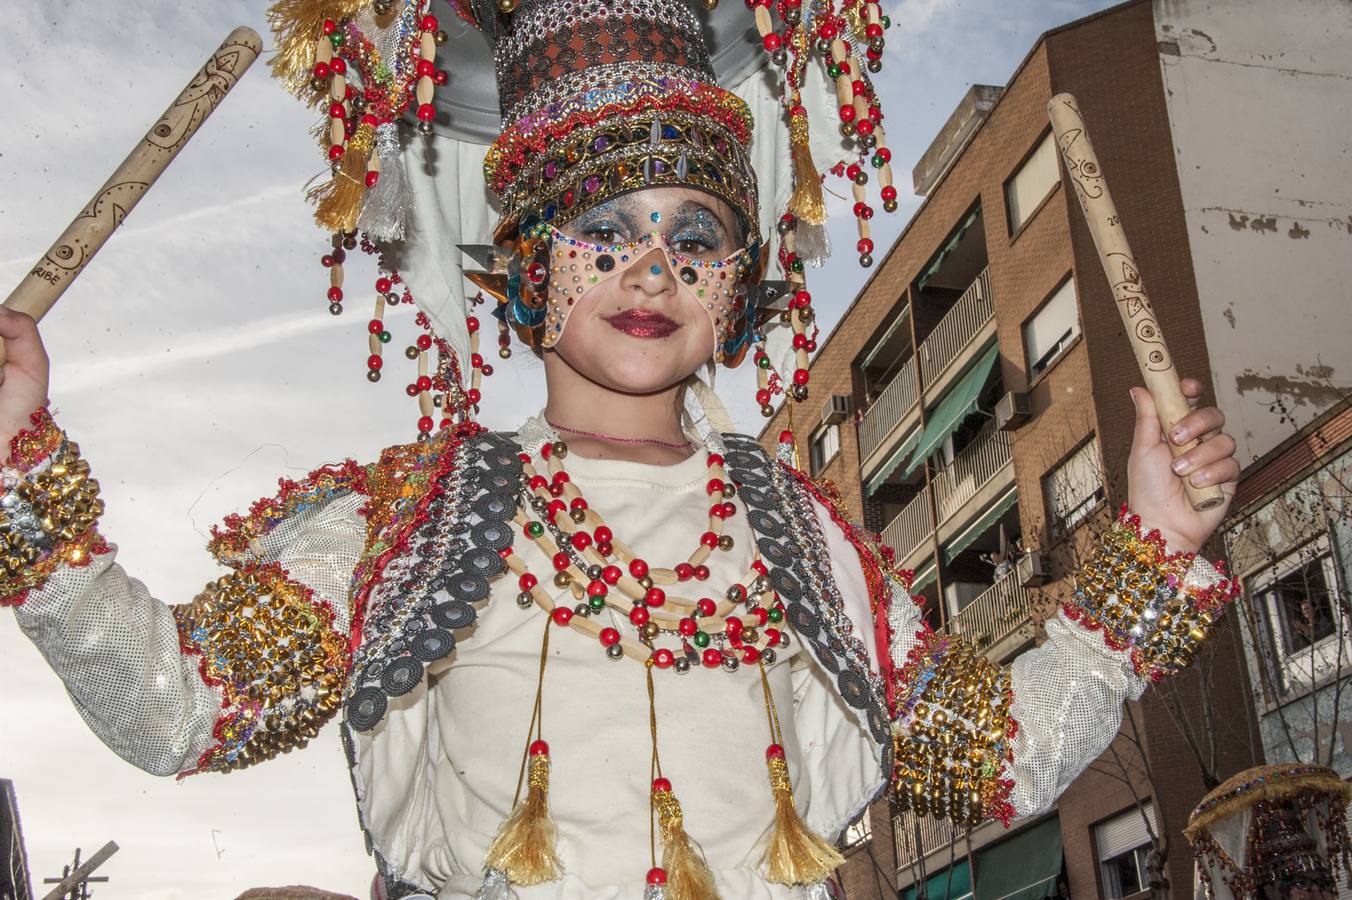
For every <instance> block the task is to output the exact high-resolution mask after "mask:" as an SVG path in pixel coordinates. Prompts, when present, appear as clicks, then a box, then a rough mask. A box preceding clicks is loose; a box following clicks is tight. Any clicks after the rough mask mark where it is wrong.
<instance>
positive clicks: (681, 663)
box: [672, 656, 690, 675]
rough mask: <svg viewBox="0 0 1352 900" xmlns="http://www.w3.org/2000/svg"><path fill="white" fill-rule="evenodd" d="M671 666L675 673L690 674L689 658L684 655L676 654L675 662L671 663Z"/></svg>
mask: <svg viewBox="0 0 1352 900" xmlns="http://www.w3.org/2000/svg"><path fill="white" fill-rule="evenodd" d="M672 668H674V669H675V670H676V674H677V675H688V674H690V660H688V659H686V658H685V657H684V656H678V657H676V662H675V663H673V664H672Z"/></svg>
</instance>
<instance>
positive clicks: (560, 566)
mask: <svg viewBox="0 0 1352 900" xmlns="http://www.w3.org/2000/svg"><path fill="white" fill-rule="evenodd" d="M570 565H572V561H571V560H570V559H569V558H568V554H567V553H564V552H563V551H562V550H560V551H559V552H558V553H555V554H554V568H555V569H557V570H558V571H560V572H562V571H563V570H565V569H567V568H568V567H569V566H570Z"/></svg>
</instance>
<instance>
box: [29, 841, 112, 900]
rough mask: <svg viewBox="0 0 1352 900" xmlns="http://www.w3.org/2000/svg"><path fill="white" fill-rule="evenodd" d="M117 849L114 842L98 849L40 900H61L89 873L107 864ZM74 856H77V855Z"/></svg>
mask: <svg viewBox="0 0 1352 900" xmlns="http://www.w3.org/2000/svg"><path fill="white" fill-rule="evenodd" d="M118 849H119V848H118V846H117V842H116V841H109V842H108V843H106V844H104V845H103V846H102V847H101V848H99V852H98V853H95V854H94V855H93V856H91V857H89V859H88V860H86V861H85V862H83V863H81V864H80V867H79V868H78V869H76V870H75V871H74V872H71V873H70V874H69V875H67V876H66V877H65V878H63V879H61V881H60V882H58V883H57V885H56V887H54V888H52V889H51V890H50V891H48V892H47V895H46V896H45V897H43V898H42V900H62V898H63V897H65V896H66V895H67V894H69V893H70V892H71V890H72V889H73V888H75V887H78V886H79V884H80V882H81V881H84V880H85V878H87V877H89V873H90V872H93V871H94V870H95V869H97V868H98V867H99V866H101V865H103V864H104V863H105V862H107V861H108V858H109V857H110V856H112V855H113V854H114V853H116V852H117V851H118ZM76 855H77V856H78V855H79V854H78V853H77V854H76Z"/></svg>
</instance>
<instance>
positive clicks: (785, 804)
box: [765, 744, 845, 884]
mask: <svg viewBox="0 0 1352 900" xmlns="http://www.w3.org/2000/svg"><path fill="white" fill-rule="evenodd" d="M765 764H766V766H767V767H768V768H769V770H770V790H771V791H773V792H774V795H775V827H774V831H773V832H771V834H770V844H769V846H768V847H767V848H766V851H765V862H766V871H765V877H766V879H767V880H769V881H773V882H776V883H777V884H814V883H816V882H819V881H824V880H825V879H826V878H827V876H829V875H830V874H831V873H832V872H833V871H835V869H836V867H837V866H839V865H841V864H842V863H844V862H845V857H843V856H841V855H840V853H839V852H837V851H836V848H835V847H832V846H831V845H830V844H828V843H827V842H826V841H825V840H823V839H822V838H821V837H819V836H818V835H815V834H813V833H812V830H811V829H809V828H808V827H807V824H806V823H805V822H804V821H803V820H802V818H801V817H800V816H799V815H798V810H797V809H796V808H795V807H794V805H793V783H792V782H791V781H790V780H789V764H788V762H786V761H785V759H784V748H783V747H781V746H779V745H778V744H771V745H770V749H769V750H767V751H765Z"/></svg>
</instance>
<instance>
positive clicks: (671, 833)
mask: <svg viewBox="0 0 1352 900" xmlns="http://www.w3.org/2000/svg"><path fill="white" fill-rule="evenodd" d="M649 677H651V675H649ZM652 802H653V808H654V809H655V810H656V812H657V827H658V831H659V832H660V833H661V835H662V868H663V870H664V871H665V872H666V878H667V880H666V892H665V894H664V897H665V900H718V891H717V890H716V889H715V888H714V874H713V872H710V871H709V865H708V863H706V862H705V861H704V854H703V853H701V852H700V850H699V848H698V847H697V846H695V843H694V842H693V841H692V840H691V839H690V835H688V834H686V831H685V816H684V815H683V814H682V813H681V803H680V801H679V800H677V799H676V795H675V794H673V793H672V792H671V782H670V781H668V780H667V779H665V778H660V777H659V778H657V779H654V781H653V797H652Z"/></svg>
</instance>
